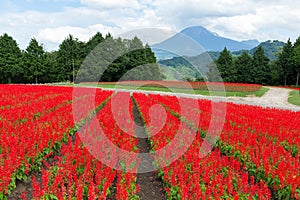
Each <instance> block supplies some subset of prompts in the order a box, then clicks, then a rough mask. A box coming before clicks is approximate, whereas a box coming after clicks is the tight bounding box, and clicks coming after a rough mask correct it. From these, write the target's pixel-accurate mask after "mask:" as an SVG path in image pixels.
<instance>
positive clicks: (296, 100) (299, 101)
mask: <svg viewBox="0 0 300 200" xmlns="http://www.w3.org/2000/svg"><path fill="white" fill-rule="evenodd" d="M288 101H289V103H290V104H294V105H296V106H300V94H299V91H297V90H294V91H291V92H290V96H289V100H288Z"/></svg>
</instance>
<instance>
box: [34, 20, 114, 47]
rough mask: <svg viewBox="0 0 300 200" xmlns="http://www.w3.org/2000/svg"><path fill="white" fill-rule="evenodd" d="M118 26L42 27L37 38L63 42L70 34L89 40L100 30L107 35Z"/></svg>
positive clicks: (43, 40)
mask: <svg viewBox="0 0 300 200" xmlns="http://www.w3.org/2000/svg"><path fill="white" fill-rule="evenodd" d="M116 29H117V28H115V29H113V28H111V27H107V26H103V25H102V24H95V25H92V26H88V27H86V28H81V27H72V26H61V27H56V28H45V29H41V30H40V31H39V32H38V34H37V36H36V38H37V40H39V41H41V42H45V43H47V42H51V43H57V44H59V43H61V42H62V41H63V40H64V39H65V38H66V37H67V36H68V35H69V34H72V35H73V36H74V37H76V38H78V39H79V40H81V41H88V40H89V39H90V38H91V37H92V36H93V35H94V34H96V33H97V32H100V31H101V33H102V34H103V35H105V34H107V33H109V32H110V33H111V32H115V31H114V30H116ZM116 32H117V31H116Z"/></svg>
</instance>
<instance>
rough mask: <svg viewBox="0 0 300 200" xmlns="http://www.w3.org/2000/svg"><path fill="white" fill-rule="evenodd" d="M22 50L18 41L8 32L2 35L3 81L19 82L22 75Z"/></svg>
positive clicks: (1, 70)
mask: <svg viewBox="0 0 300 200" xmlns="http://www.w3.org/2000/svg"><path fill="white" fill-rule="evenodd" d="M21 57H22V54H21V50H20V48H19V47H18V44H17V42H16V41H15V40H14V39H13V38H12V37H11V36H9V35H8V34H6V33H4V34H3V35H2V36H0V76H1V80H0V82H1V83H19V82H21V80H20V78H19V77H20V76H22V74H23V72H22V68H21V59H20V58H21Z"/></svg>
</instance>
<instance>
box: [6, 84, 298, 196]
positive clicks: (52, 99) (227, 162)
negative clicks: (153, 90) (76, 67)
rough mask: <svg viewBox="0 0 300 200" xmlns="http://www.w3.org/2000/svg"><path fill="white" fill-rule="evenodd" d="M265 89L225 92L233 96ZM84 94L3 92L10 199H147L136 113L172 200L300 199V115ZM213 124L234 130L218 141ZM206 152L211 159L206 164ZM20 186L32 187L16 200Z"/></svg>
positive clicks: (67, 90)
mask: <svg viewBox="0 0 300 200" xmlns="http://www.w3.org/2000/svg"><path fill="white" fill-rule="evenodd" d="M124 84H125V83H124ZM134 84H136V85H139V84H142V83H139V82H135V83H134ZM165 84H170V85H172V87H179V85H178V86H177V85H175V83H164V85H165ZM191 84H192V86H193V88H194V89H195V88H197V89H198V88H202V87H203V88H204V87H205V86H203V85H202V84H199V83H191ZM212 84H215V85H218V84H219V83H212ZM170 85H168V86H169V87H171V86H170ZM260 87H261V86H260V85H241V84H229V83H228V84H225V88H226V89H229V90H230V91H246V92H249V91H255V90H259V89H260ZM80 92H82V95H78V96H76V97H75V98H74V93H73V88H72V87H59V86H31V85H0V111H1V112H0V127H1V129H0V153H1V154H0V199H8V198H18V199H62V200H63V199H139V192H140V186H139V184H138V181H137V179H138V178H137V173H139V171H138V169H139V168H138V166H139V164H140V162H141V159H140V158H139V157H138V155H139V152H140V149H139V147H138V143H139V140H138V137H137V135H136V134H137V133H136V130H137V125H136V124H135V122H134V114H133V110H134V108H135V109H136V110H137V112H138V115H139V116H140V117H141V119H142V121H143V123H144V129H145V130H146V133H147V135H148V143H149V146H150V149H151V150H150V153H151V157H152V158H153V160H154V162H153V166H154V167H155V168H156V169H157V171H156V175H157V177H158V178H159V179H160V180H161V181H162V183H163V189H164V191H165V194H166V198H167V199H300V151H299V149H300V113H299V112H294V111H288V110H278V109H271V108H262V107H256V106H248V105H237V104H233V103H227V104H225V103H223V102H218V103H212V102H211V101H209V100H198V99H188V98H183V97H175V96H165V95H164V96H160V95H154V94H151V95H150V94H149V95H145V94H142V93H132V94H131V93H129V92H112V91H106V90H101V89H92V88H81V89H80ZM87 100H91V101H93V102H94V104H95V105H92V104H87V103H86V102H89V101H87ZM74 105H76V107H75V108H74ZM221 108H222V109H224V110H223V111H224V112H223V114H224V119H221V118H222V109H221ZM213 109H215V110H213ZM74 112H76V118H77V120H74ZM78 121H80V123H79V122H78ZM211 122H216V123H221V122H224V124H223V123H222V129H221V130H220V133H219V134H217V135H211V132H210V131H209V130H214V127H211V126H214V123H211ZM212 144H213V145H212ZM204 147H210V148H211V151H209V152H207V154H205V155H204V156H202V157H201V156H200V153H201V152H203V148H204ZM20 183H30V184H29V185H30V186H28V187H29V188H23V190H22V191H21V193H20V194H18V196H17V197H16V196H12V194H13V193H14V191H15V189H16V187H18V185H19V184H20Z"/></svg>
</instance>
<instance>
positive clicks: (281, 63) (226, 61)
mask: <svg viewBox="0 0 300 200" xmlns="http://www.w3.org/2000/svg"><path fill="white" fill-rule="evenodd" d="M215 64H216V66H217V69H218V71H219V74H220V76H221V77H222V79H223V81H224V82H239V83H257V84H263V85H295V86H298V85H299V75H300V74H299V73H300V37H299V38H298V39H297V40H296V42H295V43H294V44H292V42H291V41H290V39H289V40H288V41H287V43H286V44H285V46H284V47H283V48H282V50H281V51H280V52H279V53H278V55H277V58H276V59H275V60H274V61H270V60H269V58H268V57H267V56H266V55H265V53H264V49H263V47H262V46H258V48H257V49H256V50H255V52H254V54H253V56H251V55H250V54H249V53H248V52H243V53H242V54H241V55H239V56H233V55H232V54H231V52H229V51H228V50H227V49H226V48H224V50H223V51H222V52H221V53H220V56H219V57H218V58H217V59H216V60H215ZM220 76H217V73H216V72H215V71H214V68H213V67H211V68H210V70H209V72H208V73H207V78H208V80H210V81H222V80H220V78H219V77H220Z"/></svg>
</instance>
